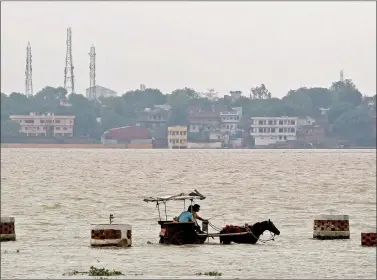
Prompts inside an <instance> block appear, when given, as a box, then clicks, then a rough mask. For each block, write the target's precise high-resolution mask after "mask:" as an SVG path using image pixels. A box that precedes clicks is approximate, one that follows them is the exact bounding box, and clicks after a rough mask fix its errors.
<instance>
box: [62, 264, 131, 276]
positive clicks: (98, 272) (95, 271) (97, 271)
mask: <svg viewBox="0 0 377 280" xmlns="http://www.w3.org/2000/svg"><path fill="white" fill-rule="evenodd" d="M83 274H88V275H89V276H118V275H124V274H123V273H122V272H121V271H118V270H115V269H114V270H108V269H105V268H97V267H94V266H91V267H90V269H89V271H77V270H73V271H70V272H68V273H64V274H63V276H65V275H68V276H73V275H83ZM99 279H107V278H102V277H100V278H99Z"/></svg>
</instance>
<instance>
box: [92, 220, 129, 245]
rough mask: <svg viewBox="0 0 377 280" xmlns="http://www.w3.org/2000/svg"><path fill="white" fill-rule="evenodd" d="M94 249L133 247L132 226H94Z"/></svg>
mask: <svg viewBox="0 0 377 280" xmlns="http://www.w3.org/2000/svg"><path fill="white" fill-rule="evenodd" d="M90 245H91V246H92V247H109V246H118V247H131V246H132V226H131V225H128V224H92V225H91V239H90Z"/></svg>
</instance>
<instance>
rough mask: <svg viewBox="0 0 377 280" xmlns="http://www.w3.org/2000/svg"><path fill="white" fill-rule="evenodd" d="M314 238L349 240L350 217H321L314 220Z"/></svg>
mask: <svg viewBox="0 0 377 280" xmlns="http://www.w3.org/2000/svg"><path fill="white" fill-rule="evenodd" d="M313 238H315V239H323V240H324V239H349V238H350V226H349V216H348V215H319V216H316V217H315V218H314V225H313Z"/></svg>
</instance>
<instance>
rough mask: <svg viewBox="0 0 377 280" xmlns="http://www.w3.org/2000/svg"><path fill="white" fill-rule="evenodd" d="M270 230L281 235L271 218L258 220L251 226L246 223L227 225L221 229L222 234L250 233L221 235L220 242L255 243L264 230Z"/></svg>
mask: <svg viewBox="0 0 377 280" xmlns="http://www.w3.org/2000/svg"><path fill="white" fill-rule="evenodd" d="M266 230H268V231H270V232H272V233H273V234H275V235H280V230H278V229H277V228H276V226H275V225H274V223H273V222H271V221H270V220H268V221H263V222H258V223H255V224H253V225H252V226H249V225H247V224H245V226H241V227H239V226H226V227H224V228H223V229H222V230H221V231H220V234H226V233H245V232H249V234H243V235H241V234H240V235H233V236H229V235H228V236H220V243H221V244H230V243H231V242H234V243H243V244H255V243H257V242H258V240H259V237H260V236H261V235H262V234H263V232H264V231H266Z"/></svg>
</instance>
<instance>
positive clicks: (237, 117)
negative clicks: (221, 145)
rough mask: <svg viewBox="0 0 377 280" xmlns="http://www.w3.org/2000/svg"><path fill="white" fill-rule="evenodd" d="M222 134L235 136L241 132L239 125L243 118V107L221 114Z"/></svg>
mask: <svg viewBox="0 0 377 280" xmlns="http://www.w3.org/2000/svg"><path fill="white" fill-rule="evenodd" d="M220 118H221V132H226V133H229V134H235V133H236V132H237V131H239V130H240V128H239V123H240V121H241V118H242V107H236V108H232V110H231V111H225V112H220Z"/></svg>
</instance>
